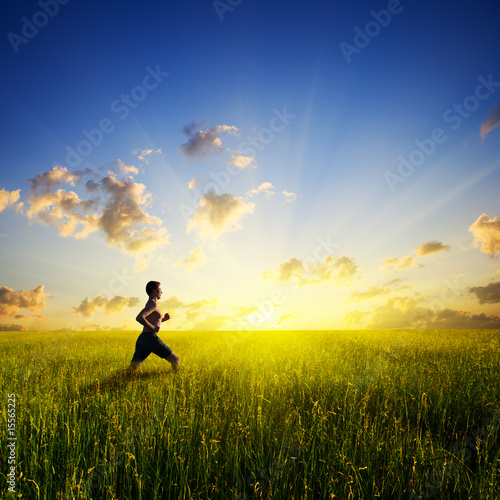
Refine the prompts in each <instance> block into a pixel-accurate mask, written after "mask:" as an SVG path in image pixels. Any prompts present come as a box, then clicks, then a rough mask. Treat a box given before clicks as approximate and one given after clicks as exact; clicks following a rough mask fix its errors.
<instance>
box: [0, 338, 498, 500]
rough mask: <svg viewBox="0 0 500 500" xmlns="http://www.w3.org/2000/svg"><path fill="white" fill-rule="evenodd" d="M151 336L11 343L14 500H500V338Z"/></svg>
mask: <svg viewBox="0 0 500 500" xmlns="http://www.w3.org/2000/svg"><path fill="white" fill-rule="evenodd" d="M137 335H138V333H137V332H127V333H123V332H81V333H50V332H36V333H25V332H15V333H14V332H5V333H2V334H1V336H0V347H1V349H2V353H3V356H2V365H1V373H0V376H1V379H0V380H1V388H2V398H3V399H2V408H3V411H2V414H1V428H0V429H1V436H0V437H1V446H2V456H4V457H5V459H3V460H2V466H1V470H0V475H1V479H2V482H1V486H0V493H1V496H2V498H5V497H12V498H16V497H20V498H28V499H38V498H40V499H71V498H82V499H84V498H120V499H122V498H123V499H144V500H150V499H156V498H165V499H170V498H172V499H178V498H179V499H184V498H196V499H212V498H214V499H219V498H220V499H250V498H260V497H262V498H277V499H299V498H304V499H306V498H307V499H322V498H325V499H326V498H340V499H365V498H382V499H398V498H403V499H413V498H436V499H437V498H453V499H461V498H471V499H498V498H500V447H499V420H500V383H499V381H500V356H499V354H500V332H499V331H498V330H495V331H485V330H482V331H478V330H468V331H466V330H455V331H444V330H440V331H435V330H433V331H376V332H370V331H346V332H341V331H311V332H300V331H289V332H279V333H275V332H175V333H170V332H168V331H165V332H162V333H161V334H160V337H161V338H163V339H164V340H165V342H166V343H167V344H168V345H170V346H171V347H172V348H173V349H174V351H175V352H176V353H177V354H178V355H179V356H180V357H181V369H180V371H179V372H178V373H176V374H174V373H172V372H171V370H170V365H169V364H168V363H167V362H165V361H164V360H161V359H159V358H157V357H156V356H154V355H151V356H150V357H149V358H148V359H147V360H146V361H145V362H144V364H143V365H142V367H141V368H140V369H139V371H138V372H137V373H136V374H135V375H133V376H126V375H125V373H124V369H125V368H126V367H127V366H128V364H129V362H130V359H131V357H132V354H133V350H134V345H135V340H136V338H137ZM13 394H14V395H15V396H12V395H13ZM9 395H11V396H10V400H13V399H15V412H14V411H12V408H13V403H12V401H10V403H11V406H8V402H9ZM8 408H9V412H8ZM14 414H15V415H14ZM8 417H10V419H11V420H10V422H11V423H12V418H14V419H15V437H16V441H7V439H8V437H9V436H13V434H11V435H9V434H8V433H7V429H8V425H7V424H8ZM11 429H12V427H11ZM12 442H14V443H15V448H13V447H12V446H11V447H10V448H8V444H9V443H12ZM8 458H11V459H13V460H14V461H15V471H16V483H15V493H9V492H8V486H9V483H8V482H7V480H8V477H7V474H8V472H9V467H10V466H9V465H8V463H7V462H8V461H7V459H8Z"/></svg>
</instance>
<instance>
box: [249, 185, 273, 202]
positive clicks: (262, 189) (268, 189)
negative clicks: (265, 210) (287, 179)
mask: <svg viewBox="0 0 500 500" xmlns="http://www.w3.org/2000/svg"><path fill="white" fill-rule="evenodd" d="M260 193H264V194H265V195H266V198H267V199H271V198H272V197H273V196H274V195H275V194H276V191H275V187H274V186H273V185H272V184H271V183H270V182H263V183H262V184H261V185H260V186H259V187H257V188H254V189H251V190H250V191H248V193H247V196H255V195H257V194H260Z"/></svg>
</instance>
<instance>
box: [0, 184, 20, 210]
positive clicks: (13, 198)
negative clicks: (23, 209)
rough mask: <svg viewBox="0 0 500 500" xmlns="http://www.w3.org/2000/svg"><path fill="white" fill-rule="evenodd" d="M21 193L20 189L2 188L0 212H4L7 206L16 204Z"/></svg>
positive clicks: (0, 190)
mask: <svg viewBox="0 0 500 500" xmlns="http://www.w3.org/2000/svg"><path fill="white" fill-rule="evenodd" d="M20 193H21V190H20V189H18V190H17V191H6V190H5V189H0V212H3V211H4V210H5V209H6V208H7V207H10V206H15V205H16V202H17V200H19V196H20Z"/></svg>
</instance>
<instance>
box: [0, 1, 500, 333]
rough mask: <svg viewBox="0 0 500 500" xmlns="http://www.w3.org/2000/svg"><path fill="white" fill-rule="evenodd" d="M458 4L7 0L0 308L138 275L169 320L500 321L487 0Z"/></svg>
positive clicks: (320, 323)
mask: <svg viewBox="0 0 500 500" xmlns="http://www.w3.org/2000/svg"><path fill="white" fill-rule="evenodd" d="M450 5H451V4H450V3H449V2H433V3H424V2H417V1H410V0H404V1H401V2H398V1H395V0H391V1H389V2H387V1H381V2H336V3H332V2H326V1H323V2H313V3H303V2H300V3H299V2H273V3H270V2H261V1H249V0H242V1H241V2H238V1H235V0H232V1H231V2H229V1H227V0H221V1H218V2H212V1H185V2H165V1H162V2H159V1H158V2H156V1H146V2H141V3H139V2H125V3H117V2H95V1H90V2H85V3H82V2H77V1H76V0H70V1H67V2H66V3H60V2H56V0H49V1H48V2H43V1H40V2H23V3H15V4H14V3H12V5H9V6H8V7H7V8H6V12H5V15H4V16H2V19H1V20H0V26H1V33H2V37H3V42H2V44H1V48H0V50H1V54H2V62H3V74H4V75H5V76H4V78H3V79H2V83H1V86H2V92H1V100H2V109H3V111H4V112H3V113H2V118H1V121H0V126H1V141H2V153H3V155H2V169H1V185H0V233H1V234H2V240H1V244H0V252H1V255H2V259H1V264H0V269H1V277H2V282H1V283H0V324H1V328H2V329H4V330H21V329H75V330H78V329H82V328H84V329H106V328H116V329H133V328H136V326H135V324H134V321H133V318H134V317H135V314H136V312H135V309H137V308H138V307H140V306H139V305H138V304H141V303H142V302H143V301H144V299H145V298H146V297H145V294H144V285H145V283H146V282H147V281H148V280H150V279H157V280H159V281H161V282H162V284H163V290H164V297H167V300H166V301H165V302H164V303H163V304H161V305H162V308H164V309H165V310H166V309H167V308H168V309H169V310H170V311H171V312H172V317H173V320H175V321H172V324H171V328H176V329H191V328H195V329H200V328H209V329H211V328H213V329H216V328H230V329H235V328H236V329H238V328H242V327H244V328H250V327H251V328H289V329H293V328H298V329H304V328H306V329H307V328H325V329H331V328H399V327H404V328H421V327H425V328H431V327H432V328H448V327H450V328H483V327H484V328H489V327H493V328H499V327H500V308H499V303H500V285H499V284H498V282H499V281H500V275H499V270H500V265H499V261H498V256H499V255H500V243H499V242H500V220H499V219H498V216H499V215H500V214H499V206H498V186H499V181H500V168H499V167H500V159H499V155H498V144H499V133H500V127H497V125H498V123H499V121H500V107H499V106H500V83H497V82H500V63H499V61H498V47H499V46H500V34H499V32H498V22H499V18H500V10H499V9H498V6H497V4H496V3H495V2H493V1H489V2H487V1H479V2H477V1H476V2H472V1H464V2H459V3H455V4H453V6H452V7H451V6H450ZM45 12H49V13H50V15H49V14H45ZM32 23H35V24H38V25H39V27H36V26H34V25H33V24H32ZM30 30H31V31H30ZM99 128H100V129H101V130H100V131H97V130H99ZM183 130H184V132H183ZM481 131H483V135H482V136H481ZM186 132H187V133H186ZM433 134H434V135H433ZM91 141H94V144H92V142H91ZM252 142H253V146H252V145H250V146H249V144H251V143H252ZM418 144H421V145H422V146H421V149H424V152H422V150H421V149H419V146H418ZM182 145H186V146H182ZM426 148H427V149H426ZM73 150H74V151H79V152H80V153H81V154H80V157H81V161H80V160H75V158H73V160H71V158H70V157H68V151H73ZM425 151H426V152H425ZM401 158H402V159H404V160H405V161H410V160H411V161H413V162H414V163H415V165H414V166H413V169H412V171H411V172H409V171H406V173H405V176H402V174H401V171H398V167H399V165H400V164H401V162H402V160H401ZM417 163H418V165H417ZM410 168H411V167H410ZM44 174H45V175H44ZM30 179H31V181H30ZM210 183H211V184H210ZM189 187H191V189H190V188H189ZM211 188H215V191H214V192H212V191H211ZM75 200H77V201H75ZM82 229H86V231H87V232H85V231H82ZM320 241H321V242H323V246H322V244H321V243H320ZM325 242H330V243H327V244H326V247H327V248H326V249H325V248H324V247H325V244H324V243H325ZM318 247H319V248H320V249H322V250H318ZM395 258H396V260H394V259H395ZM391 259H392V260H391ZM117 276H119V277H120V278H117ZM40 287H41V288H40ZM278 296H279V297H281V298H280V300H272V299H271V297H275V298H276V297H278ZM99 297H100V298H99ZM134 307H135V309H134ZM285 325H286V326H285Z"/></svg>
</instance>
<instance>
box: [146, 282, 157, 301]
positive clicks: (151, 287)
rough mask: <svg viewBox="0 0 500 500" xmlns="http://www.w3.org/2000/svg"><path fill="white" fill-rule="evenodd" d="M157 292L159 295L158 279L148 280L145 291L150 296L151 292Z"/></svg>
mask: <svg viewBox="0 0 500 500" xmlns="http://www.w3.org/2000/svg"><path fill="white" fill-rule="evenodd" d="M155 292H157V293H156V294H157V295H161V288H160V282H159V281H150V282H149V283H148V284H147V285H146V293H147V294H148V295H149V296H150V297H151V295H152V294H154V293H155Z"/></svg>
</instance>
